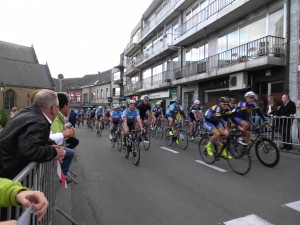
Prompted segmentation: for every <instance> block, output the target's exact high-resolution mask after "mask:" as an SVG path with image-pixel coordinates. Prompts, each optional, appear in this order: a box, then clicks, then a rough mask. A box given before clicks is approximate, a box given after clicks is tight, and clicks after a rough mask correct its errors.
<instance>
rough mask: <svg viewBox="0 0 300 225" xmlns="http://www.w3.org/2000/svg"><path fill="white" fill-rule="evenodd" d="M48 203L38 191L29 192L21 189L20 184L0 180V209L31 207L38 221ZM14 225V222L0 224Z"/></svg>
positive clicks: (0, 224)
mask: <svg viewBox="0 0 300 225" xmlns="http://www.w3.org/2000/svg"><path fill="white" fill-rule="evenodd" d="M48 205H49V203H48V201H47V199H46V197H45V195H44V194H43V193H42V192H40V191H31V190H29V189H28V188H26V187H23V186H22V184H21V183H20V182H13V181H11V180H9V179H6V178H0V207H8V206H24V207H29V206H32V207H33V208H34V209H35V215H36V216H37V218H38V220H39V221H40V220H41V219H42V218H43V216H44V215H45V213H46V211H47V208H48ZM5 224H7V225H8V224H16V221H15V220H11V221H6V222H0V225H5Z"/></svg>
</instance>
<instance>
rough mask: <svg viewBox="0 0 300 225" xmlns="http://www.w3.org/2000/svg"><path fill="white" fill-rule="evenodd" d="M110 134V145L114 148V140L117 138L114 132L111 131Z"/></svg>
mask: <svg viewBox="0 0 300 225" xmlns="http://www.w3.org/2000/svg"><path fill="white" fill-rule="evenodd" d="M112 136H113V137H112V139H110V143H111V147H113V148H114V147H115V144H116V141H117V140H116V135H115V132H113V133H112Z"/></svg>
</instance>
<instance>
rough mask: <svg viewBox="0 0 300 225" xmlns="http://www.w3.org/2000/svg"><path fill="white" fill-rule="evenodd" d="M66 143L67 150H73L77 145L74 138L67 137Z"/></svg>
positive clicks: (77, 142)
mask: <svg viewBox="0 0 300 225" xmlns="http://www.w3.org/2000/svg"><path fill="white" fill-rule="evenodd" d="M66 143H67V148H70V149H74V148H75V147H76V146H77V145H78V144H79V140H78V139H77V138H75V137H69V138H68V139H67V140H66Z"/></svg>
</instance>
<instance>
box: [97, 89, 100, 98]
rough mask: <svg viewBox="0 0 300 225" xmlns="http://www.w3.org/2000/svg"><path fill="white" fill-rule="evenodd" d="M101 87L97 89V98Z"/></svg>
mask: <svg viewBox="0 0 300 225" xmlns="http://www.w3.org/2000/svg"><path fill="white" fill-rule="evenodd" d="M99 97H100V96H99V89H97V99H99Z"/></svg>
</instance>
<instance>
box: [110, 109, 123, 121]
mask: <svg viewBox="0 0 300 225" xmlns="http://www.w3.org/2000/svg"><path fill="white" fill-rule="evenodd" d="M110 116H111V118H112V122H113V123H118V122H120V119H121V117H122V112H121V111H119V112H117V111H115V110H114V111H112V112H111V113H110Z"/></svg>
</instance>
